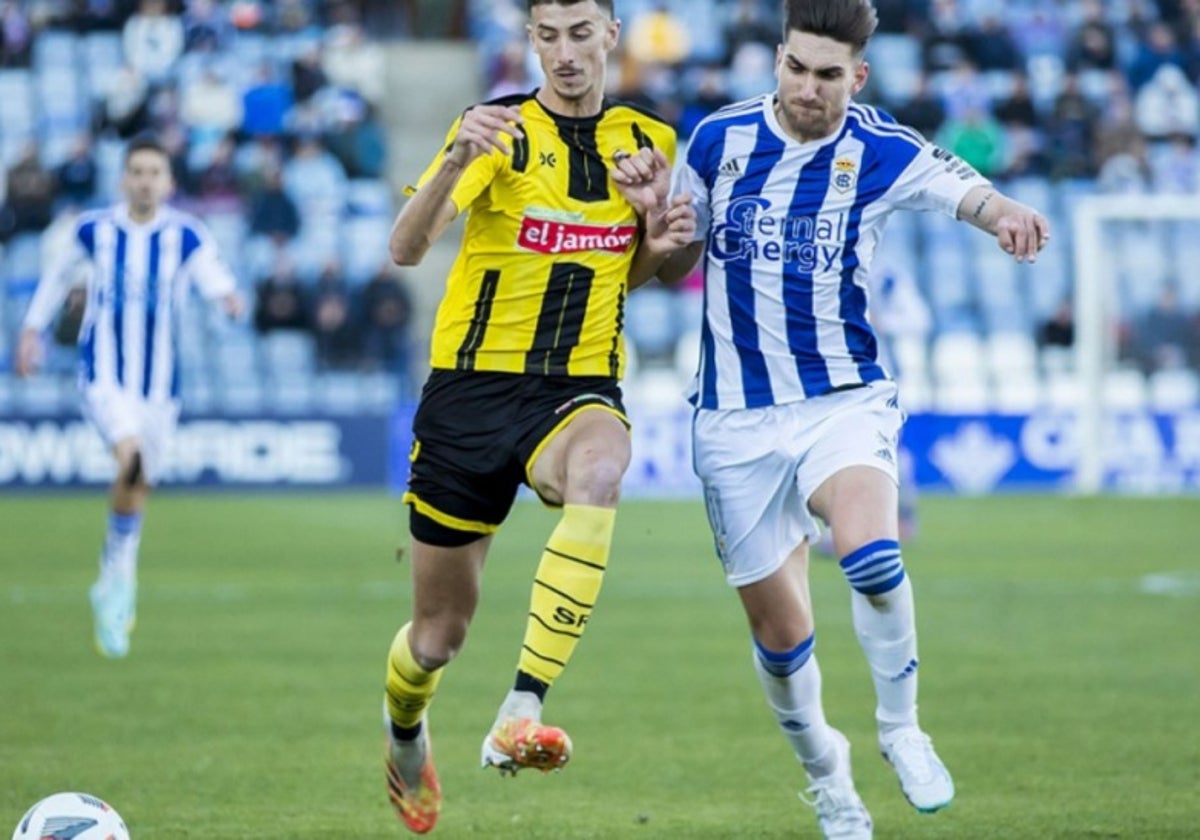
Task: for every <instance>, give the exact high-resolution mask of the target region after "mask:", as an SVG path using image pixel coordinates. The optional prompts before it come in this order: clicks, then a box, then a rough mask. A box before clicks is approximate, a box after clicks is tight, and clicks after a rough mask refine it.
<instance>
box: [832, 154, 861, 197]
mask: <svg viewBox="0 0 1200 840" xmlns="http://www.w3.org/2000/svg"><path fill="white" fill-rule="evenodd" d="M856 183H858V164H857V163H855V162H854V160H853V159H852V158H848V157H840V158H838V159H837V160H835V161H834V162H833V171H832V172H830V174H829V184H830V186H832V187H833V188H834V189H835V190H837V191H838V192H841V193H845V192H850V190H852V189H854V185H855V184H856Z"/></svg>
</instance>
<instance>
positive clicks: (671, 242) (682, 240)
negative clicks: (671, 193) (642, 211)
mask: <svg viewBox="0 0 1200 840" xmlns="http://www.w3.org/2000/svg"><path fill="white" fill-rule="evenodd" d="M695 238H696V208H695V207H693V206H692V197H691V196H690V195H688V194H687V193H683V194H682V195H677V196H675V197H674V198H672V199H671V200H670V202H668V204H667V205H666V209H665V210H664V211H663V212H652V213H651V214H650V216H649V219H648V222H647V224H646V247H647V248H648V249H650V252H651V253H654V254H672V253H674V252H675V251H678V250H680V249H681V248H686V247H687V246H688V245H691V244H692V242H693V241H695Z"/></svg>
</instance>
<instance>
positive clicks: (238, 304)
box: [221, 292, 246, 321]
mask: <svg viewBox="0 0 1200 840" xmlns="http://www.w3.org/2000/svg"><path fill="white" fill-rule="evenodd" d="M221 308H222V309H224V310H225V314H226V315H228V316H229V319H230V320H231V321H236V320H237V319H238V318H241V317H242V314H243V313H244V312H245V311H246V301H245V300H244V299H243V298H242V296H241V295H240V294H238V293H237V292H230V293H229V294H227V295H225V297H223V298H221Z"/></svg>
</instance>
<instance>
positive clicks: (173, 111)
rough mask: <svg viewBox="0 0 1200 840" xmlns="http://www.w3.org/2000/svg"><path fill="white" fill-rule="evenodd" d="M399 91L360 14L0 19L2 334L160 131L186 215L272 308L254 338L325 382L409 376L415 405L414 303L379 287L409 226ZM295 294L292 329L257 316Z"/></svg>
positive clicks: (283, 6)
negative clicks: (125, 164) (50, 257)
mask: <svg viewBox="0 0 1200 840" xmlns="http://www.w3.org/2000/svg"><path fill="white" fill-rule="evenodd" d="M402 5H403V4H402ZM106 48H107V49H106ZM385 78H386V74H385V66H384V59H383V51H382V47H381V46H380V44H379V43H378V42H377V41H375V40H374V39H371V38H368V37H367V35H366V31H365V27H364V25H363V22H362V10H361V9H360V6H359V4H354V3H350V2H317V0H274V2H256V1H255V0H239V2H222V1H221V0H186V2H174V0H137V2H129V0H109V2H87V3H84V2H68V0H41V2H28V3H17V2H12V0H6V1H5V2H0V85H5V84H6V85H7V86H6V87H4V89H3V91H0V96H3V95H4V94H9V95H10V96H11V98H10V99H9V101H6V102H0V116H2V117H3V118H2V119H0V154H2V156H3V157H4V158H5V160H4V164H5V165H4V169H5V170H6V173H5V177H4V178H3V180H2V182H0V247H3V246H7V248H6V249H5V250H7V252H8V254H7V255H6V256H4V257H0V266H3V267H4V268H5V272H4V273H5V274H6V275H8V276H6V278H5V280H6V283H5V284H4V285H5V287H6V288H4V289H0V291H4V292H5V295H4V296H2V297H0V303H3V302H4V300H3V298H4V297H7V298H8V299H9V300H8V302H9V304H10V305H9V306H8V307H7V309H8V310H9V311H8V312H7V313H4V314H5V315H6V317H5V318H4V319H3V320H5V321H7V322H8V324H7V326H8V327H9V329H10V330H11V329H12V328H13V323H14V322H15V320H16V319H17V318H19V316H20V310H21V309H23V305H24V302H25V300H27V295H28V293H29V291H30V290H31V286H32V283H33V282H34V281H35V280H36V275H37V264H38V262H39V260H38V259H37V258H36V257H37V254H38V249H37V248H36V247H34V245H33V244H31V243H33V242H34V241H36V239H37V238H39V237H40V235H41V233H42V231H44V230H45V229H46V228H48V227H49V226H50V225H51V223H52V222H53V221H54V219H55V218H56V217H58V216H60V215H65V216H68V217H69V216H71V215H73V214H74V213H76V212H77V211H79V210H81V209H86V208H90V207H94V206H100V205H103V204H107V203H110V202H112V201H115V200H118V199H119V197H120V196H119V188H118V178H119V167H120V149H121V147H122V144H123V142H124V141H126V140H128V139H129V138H130V137H133V136H134V135H137V134H140V133H143V132H152V133H155V134H157V135H158V136H159V137H160V138H161V139H162V140H163V141H164V143H165V144H166V145H167V147H168V149H169V150H170V153H171V158H172V169H173V173H174V176H175V182H176V195H175V197H174V199H173V203H174V204H176V205H177V206H180V207H182V208H184V209H186V210H189V211H192V212H195V213H196V214H198V215H199V216H201V217H202V218H204V219H205V220H207V221H208V222H209V225H210V227H211V228H212V230H213V232H214V235H216V236H217V238H218V241H219V242H220V244H221V246H222V251H223V253H224V256H225V257H226V259H227V260H228V261H230V262H231V263H232V264H233V266H234V268H235V273H236V274H237V275H238V276H239V277H240V278H242V282H243V284H244V287H245V288H244V290H245V292H246V293H247V296H250V297H258V298H259V299H258V300H257V301H256V304H257V307H256V311H257V312H258V313H259V315H260V317H257V318H255V319H254V322H253V326H254V327H255V328H256V329H258V330H260V331H264V332H265V331H268V330H278V329H291V330H298V331H303V332H305V333H307V334H311V335H312V336H313V341H314V343H315V347H316V356H317V362H318V363H319V365H320V366H321V367H322V368H325V369H334V370H336V369H344V370H380V369H383V370H389V371H395V372H396V374H397V376H398V377H401V378H403V380H404V382H403V383H402V384H401V388H402V389H407V388H409V387H410V383H409V382H408V381H407V380H408V379H410V378H411V371H410V370H409V363H410V353H409V352H408V348H407V345H408V343H409V342H410V341H411V336H410V335H409V332H410V330H409V314H410V313H409V308H410V307H409V306H408V304H407V300H408V292H407V290H406V289H405V288H404V287H403V282H404V281H403V279H402V278H400V277H399V276H398V275H396V274H394V273H393V272H392V271H390V270H386V269H385V270H377V269H378V266H379V264H380V263H381V261H382V260H383V259H384V258H386V254H387V250H386V229H387V226H388V225H389V224H390V221H391V216H392V214H393V212H394V206H393V202H392V200H391V194H390V188H389V187H388V186H387V183H386V180H385V178H386V171H385V170H386V166H387V142H386V136H385V135H386V132H385V129H384V127H383V124H382V122H381V121H380V119H379V116H378V109H379V105H380V103H381V101H382V100H383V97H384V96H385ZM43 98H44V99H45V101H42V100H43ZM59 99H61V100H63V101H64V103H65V104H61V103H60V104H57V105H56V104H55V103H57V102H58V101H59ZM356 233H358V234H360V235H358V236H356V235H355V234H356ZM364 237H366V239H364ZM0 254H2V252H0ZM24 254H32V255H33V258H31V259H25V260H23V259H22V258H21V256H22V255H24ZM281 277H287V278H288V279H289V282H291V283H292V284H293V285H294V286H295V287H296V289H297V291H298V293H299V296H300V299H301V300H302V304H303V305H302V306H300V307H299V308H297V309H296V310H295V311H294V312H293V313H292V315H291V317H290V318H289V319H286V323H285V322H284V320H281V319H273V318H271V317H269V313H271V312H272V311H274V310H275V309H276V307H277V306H278V304H277V302H275V301H270V300H263V299H262V295H264V294H266V292H267V291H268V290H270V289H272V288H273V287H274V286H273V284H275V283H276V282H277V281H278V279H279V278H281ZM380 284H382V285H383V286H384V287H385V288H386V290H387V291H385V292H382V293H381V291H380ZM396 300H399V301H400V304H396V303H395V301H396ZM397 307H398V308H399V309H400V310H401V315H400V316H397V315H396V314H395V312H394V310H395V309H396V308H397ZM3 312H4V310H3V308H0V313H3ZM4 326H6V325H5V324H3V323H0V336H2V335H3V333H4V330H3V329H2V328H3V327H4ZM380 331H388V332H389V335H388V336H387V337H382V336H379V335H377V333H379V332H380ZM0 343H2V342H0ZM2 356H3V354H2V353H0V357H2ZM0 361H3V359H2V358H0Z"/></svg>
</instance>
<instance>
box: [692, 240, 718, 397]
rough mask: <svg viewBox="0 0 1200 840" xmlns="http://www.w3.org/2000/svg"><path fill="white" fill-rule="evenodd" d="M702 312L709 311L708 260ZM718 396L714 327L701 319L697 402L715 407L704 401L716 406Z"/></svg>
mask: <svg viewBox="0 0 1200 840" xmlns="http://www.w3.org/2000/svg"><path fill="white" fill-rule="evenodd" d="M700 311H701V312H707V311H708V260H704V308H703V309H701V310H700ZM716 395H717V343H716V341H715V340H714V339H713V334H712V327H711V326H709V322H708V318H701V319H700V394H699V396H698V397H697V398H696V402H700V403H701V404H702V405H704V407H705V408H712V407H714V406H710V405H708V404H707V403H706V402H701V401H702V400H709V399H711V400H712V401H713V402H714V404H715V402H716V398H717V397H716Z"/></svg>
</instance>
